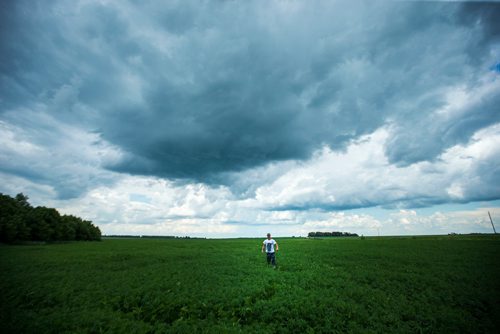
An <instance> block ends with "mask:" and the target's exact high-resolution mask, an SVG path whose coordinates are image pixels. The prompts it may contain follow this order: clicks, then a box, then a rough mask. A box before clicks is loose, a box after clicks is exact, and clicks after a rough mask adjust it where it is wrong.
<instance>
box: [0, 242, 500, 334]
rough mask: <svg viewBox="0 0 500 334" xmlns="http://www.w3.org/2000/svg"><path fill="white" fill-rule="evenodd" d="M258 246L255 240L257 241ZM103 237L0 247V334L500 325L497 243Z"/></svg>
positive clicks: (477, 328)
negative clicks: (272, 250) (273, 257)
mask: <svg viewBox="0 0 500 334" xmlns="http://www.w3.org/2000/svg"><path fill="white" fill-rule="evenodd" d="M262 240H263V238H262ZM262 240H261V239H231V240H203V239H188V240H186V239H105V240H104V241H102V242H73V243H63V244H52V245H30V246H0V282H1V283H0V284H1V285H0V288H1V291H0V292H1V297H0V298H1V303H0V311H1V313H0V314H1V315H0V316H1V318H0V323H1V324H2V330H1V331H2V332H5V333H26V332H37V333H42V332H52V333H61V332H72V333H74V332H78V333H89V332H92V333H101V332H123V333H154V332H166V331H169V332H191V333H198V332H209V333H223V332H257V331H259V332H263V331H264V332H266V333H271V332H278V333H279V332H282V333H288V332H292V333H308V332H311V333H312V332H317V333H319V332H335V331H336V332H363V333H367V332H368V333H369V332H373V333H375V332H378V333H382V332H384V333H385V332H409V333H415V332H438V333H457V332H470V333H488V332H489V333H493V332H496V330H495V329H498V328H499V326H500V238H498V237H496V236H492V235H490V236H440V237H413V238H366V239H364V240H362V239H360V238H352V239H351V238H346V239H298V238H287V239H279V238H276V240H277V241H278V243H279V244H280V251H281V252H279V253H278V255H277V261H278V264H279V268H278V270H273V269H272V268H268V267H267V266H266V264H265V259H264V255H263V254H261V253H260V245H261V242H262Z"/></svg>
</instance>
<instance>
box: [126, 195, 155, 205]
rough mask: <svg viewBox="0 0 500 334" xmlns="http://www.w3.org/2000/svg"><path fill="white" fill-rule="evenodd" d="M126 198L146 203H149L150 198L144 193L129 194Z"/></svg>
mask: <svg viewBox="0 0 500 334" xmlns="http://www.w3.org/2000/svg"><path fill="white" fill-rule="evenodd" d="M128 199H129V201H132V202H141V203H147V204H150V203H151V198H149V197H148V196H145V195H141V194H130V195H129V197H128Z"/></svg>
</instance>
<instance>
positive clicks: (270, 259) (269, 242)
mask: <svg viewBox="0 0 500 334" xmlns="http://www.w3.org/2000/svg"><path fill="white" fill-rule="evenodd" d="M274 247H276V252H277V251H278V243H277V242H276V241H275V240H274V239H271V233H268V234H267V239H266V240H264V242H263V243H262V253H264V250H266V255H267V264H268V265H269V264H272V265H273V269H276V256H275V254H274Z"/></svg>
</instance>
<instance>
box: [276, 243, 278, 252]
mask: <svg viewBox="0 0 500 334" xmlns="http://www.w3.org/2000/svg"><path fill="white" fill-rule="evenodd" d="M278 248H279V247H278V243H276V251H278Z"/></svg>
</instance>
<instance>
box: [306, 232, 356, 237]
mask: <svg viewBox="0 0 500 334" xmlns="http://www.w3.org/2000/svg"><path fill="white" fill-rule="evenodd" d="M307 236H308V237H310V238H314V237H358V235H357V234H356V233H349V232H309V234H308V235H307Z"/></svg>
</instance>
